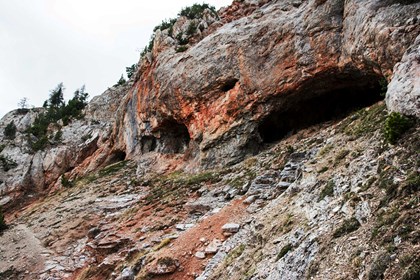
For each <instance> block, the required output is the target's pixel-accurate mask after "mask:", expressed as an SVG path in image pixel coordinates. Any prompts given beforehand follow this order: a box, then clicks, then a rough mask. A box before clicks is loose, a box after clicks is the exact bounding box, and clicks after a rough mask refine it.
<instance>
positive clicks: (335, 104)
mask: <svg viewBox="0 0 420 280" xmlns="http://www.w3.org/2000/svg"><path fill="white" fill-rule="evenodd" d="M318 80H319V79H318ZM381 80H383V77H378V76H372V75H370V76H366V77H363V78H360V77H358V79H349V78H348V77H336V78H335V79H332V78H331V77H328V78H327V77H325V81H328V84H327V82H325V81H323V82H322V83H317V84H314V83H312V84H309V83H308V84H307V85H305V86H304V87H302V89H301V90H299V91H298V92H296V93H293V95H289V96H287V97H286V98H283V99H282V100H279V102H278V105H277V107H281V109H274V110H273V111H272V112H271V113H270V114H269V115H268V116H266V117H265V118H264V119H263V120H262V121H261V122H260V123H259V126H258V132H259V135H260V137H261V139H262V141H263V143H272V142H275V141H278V140H280V139H282V138H283V137H285V136H287V135H290V134H293V133H294V132H296V131H297V130H299V129H302V128H306V127H309V126H311V125H314V124H317V123H321V122H325V121H330V120H339V119H341V118H344V117H345V116H347V115H348V114H349V113H351V112H352V111H355V110H358V109H361V108H363V107H367V106H370V105H372V104H374V103H376V102H378V101H380V100H382V99H383V95H382V94H381V93H382V92H383V91H384V89H383V86H381V82H380V81H381Z"/></svg>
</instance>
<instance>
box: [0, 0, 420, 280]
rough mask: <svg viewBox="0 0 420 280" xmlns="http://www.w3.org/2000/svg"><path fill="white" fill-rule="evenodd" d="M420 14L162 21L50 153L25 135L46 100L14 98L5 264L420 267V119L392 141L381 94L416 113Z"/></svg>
mask: <svg viewBox="0 0 420 280" xmlns="http://www.w3.org/2000/svg"><path fill="white" fill-rule="evenodd" d="M419 14H420V3H419V1H413V0H365V1H360V0H346V1H344V0H306V1H305V0H278V1H275V0H272V1H269V0H260V1H258V0H245V1H235V2H233V3H232V5H231V6H229V7H227V8H224V9H222V10H220V11H219V15H216V14H215V13H214V12H212V11H211V10H205V11H204V12H203V13H202V16H201V18H193V19H189V18H187V17H180V18H178V19H177V21H176V22H175V23H174V25H173V27H172V28H171V29H170V30H169V29H167V30H157V31H156V34H155V36H154V38H155V39H154V44H153V49H152V50H151V51H150V52H148V53H145V54H144V55H143V56H142V59H141V61H140V62H139V65H138V66H139V70H138V72H137V73H136V74H135V75H134V76H133V77H132V78H131V79H130V81H129V82H128V83H127V84H125V85H123V86H114V87H112V88H110V89H108V90H107V91H106V92H105V93H104V94H102V95H101V96H98V97H95V98H94V99H93V100H92V101H91V102H90V103H89V105H88V107H87V108H86V109H85V111H84V114H85V117H84V118H83V119H81V120H73V121H72V122H71V123H70V124H69V125H66V126H64V125H63V122H62V121H61V122H60V121H59V123H58V124H56V125H51V126H50V127H48V129H49V131H50V132H51V135H57V132H58V130H59V129H61V132H62V136H61V140H55V139H53V138H54V137H51V139H48V145H47V148H45V149H44V150H41V151H37V152H30V149H29V143H28V140H27V136H26V133H25V130H26V129H27V127H28V126H30V125H31V123H33V122H34V119H35V118H36V116H37V115H38V114H40V113H42V110H43V109H42V108H38V109H31V110H24V112H22V111H13V112H10V113H9V114H7V115H6V116H4V117H3V118H2V119H1V121H0V131H1V132H2V131H4V129H5V128H6V126H7V125H8V124H10V123H11V122H14V124H15V125H16V128H17V133H16V137H15V138H14V139H9V138H7V137H5V136H4V135H3V133H0V156H1V157H0V163H1V166H0V168H1V169H0V206H4V207H3V209H5V212H6V215H5V216H6V222H7V223H8V224H10V227H9V229H8V230H7V231H6V233H5V234H0V244H6V245H7V246H6V247H4V248H1V247H0V278H6V279H8V278H9V279H134V278H136V279H137V278H138V279H146V278H150V277H151V278H153V277H156V278H159V279H165V278H168V279H189V278H192V277H198V278H196V279H243V278H244V277H246V278H247V279H304V278H308V279H310V278H311V279H312V278H313V279H339V278H340V279H341V278H343V277H344V278H345V279H364V278H366V277H368V278H369V279H370V278H372V279H373V278H375V279H376V278H378V277H379V278H381V277H382V276H384V277H385V279H392V278H393V277H394V278H395V277H397V278H401V279H416V278H415V277H418V273H419V271H418V264H419V260H418V251H419V250H418V248H419V244H418V242H419V236H420V233H419V224H418V221H419V220H420V217H419V213H420V211H419V205H418V182H419V169H418V159H417V157H416V156H417V154H418V153H417V152H418V147H419V143H418V133H419V126H418V123H415V122H413V127H412V128H411V129H409V131H408V132H407V133H406V135H405V136H404V137H403V139H401V140H400V141H399V142H398V143H397V144H396V145H387V144H385V143H384V141H383V138H382V132H381V124H383V123H384V122H385V117H386V114H387V111H386V108H385V105H384V103H383V102H382V101H380V100H381V99H383V95H384V94H386V100H385V101H386V104H387V106H388V109H390V110H392V111H398V112H401V113H403V114H407V115H414V116H417V117H418V116H419V114H420V109H419V108H420V105H419V94H420V93H419V91H420V86H419V78H418V77H419V63H420V59H419V57H420V54H419V51H420V46H419V44H420V37H419V33H420V17H419ZM186 35H188V36H189V37H188V38H186V37H185V36H186ZM386 81H388V82H389V84H388V89H387V90H386V89H385V88H384V82H385V84H386ZM372 104H374V105H372ZM370 105H372V106H371V107H369V108H366V109H364V110H359V111H358V112H357V113H355V114H352V115H350V116H348V114H347V113H349V112H350V111H352V110H354V109H356V108H360V107H366V106H370ZM346 116H347V117H346ZM324 121H329V122H324ZM250 154H255V156H250ZM246 157H248V158H247V159H246V160H244V158H246ZM61 179H62V180H61ZM66 180H71V183H72V184H70V185H71V187H70V186H68V188H64V187H65V183H66ZM68 183H69V182H67V184H68ZM44 196H45V199H37V198H44ZM20 203H21V204H23V205H24V206H26V207H19V206H21V205H20ZM16 236H18V237H19V238H17V239H16ZM385 252H386V253H385ZM401 264H403V265H401ZM416 273H417V274H416ZM412 275H414V276H412ZM409 277H412V278H409ZM413 277H414V278H413Z"/></svg>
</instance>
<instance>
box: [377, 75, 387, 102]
mask: <svg viewBox="0 0 420 280" xmlns="http://www.w3.org/2000/svg"><path fill="white" fill-rule="evenodd" d="M379 86H380V87H381V92H380V95H381V96H382V97H385V95H386V92H387V91H388V81H387V80H386V78H385V77H384V78H382V79H381V80H379Z"/></svg>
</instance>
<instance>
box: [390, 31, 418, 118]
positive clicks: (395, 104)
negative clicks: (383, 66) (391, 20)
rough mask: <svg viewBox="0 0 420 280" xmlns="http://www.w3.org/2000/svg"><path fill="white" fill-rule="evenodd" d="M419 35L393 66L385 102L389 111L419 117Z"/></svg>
mask: <svg viewBox="0 0 420 280" xmlns="http://www.w3.org/2000/svg"><path fill="white" fill-rule="evenodd" d="M419 76H420V35H419V36H418V37H417V39H416V41H415V42H414V44H413V45H412V46H411V47H410V48H409V49H408V50H407V52H406V53H405V54H404V57H403V58H402V60H401V62H399V63H397V65H396V66H395V68H394V74H393V76H392V79H391V82H390V83H389V85H388V93H387V97H386V102H387V105H388V108H389V109H390V110H391V111H397V112H401V113H403V114H405V115H412V116H416V117H420V79H419V78H418V77H419Z"/></svg>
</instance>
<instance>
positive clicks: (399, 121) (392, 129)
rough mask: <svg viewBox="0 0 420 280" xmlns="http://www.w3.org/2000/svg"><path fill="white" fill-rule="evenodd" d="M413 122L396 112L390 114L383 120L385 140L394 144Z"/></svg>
mask: <svg viewBox="0 0 420 280" xmlns="http://www.w3.org/2000/svg"><path fill="white" fill-rule="evenodd" d="M412 126H413V121H412V120H411V119H410V118H408V117H406V116H404V115H401V114H400V113H397V112H392V113H391V114H389V116H388V117H387V118H386V120H385V131H384V133H385V140H386V141H388V142H389V143H391V144H395V143H396V142H397V141H398V139H400V138H401V136H402V135H403V134H404V133H405V132H406V131H407V130H408V129H410V128H411V127H412Z"/></svg>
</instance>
